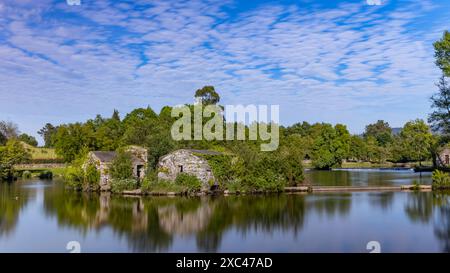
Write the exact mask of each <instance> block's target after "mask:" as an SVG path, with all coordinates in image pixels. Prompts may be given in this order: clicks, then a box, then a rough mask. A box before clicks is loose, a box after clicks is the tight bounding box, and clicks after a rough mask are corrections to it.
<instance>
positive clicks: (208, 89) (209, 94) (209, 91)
mask: <svg viewBox="0 0 450 273" xmlns="http://www.w3.org/2000/svg"><path fill="white" fill-rule="evenodd" d="M195 98H197V99H201V100H202V102H203V104H205V105H210V104H217V103H219V101H220V95H219V93H217V92H216V90H215V88H214V86H209V85H207V86H204V87H203V88H201V89H198V90H197V91H195Z"/></svg>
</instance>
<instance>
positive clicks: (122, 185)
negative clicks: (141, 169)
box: [111, 178, 138, 193]
mask: <svg viewBox="0 0 450 273" xmlns="http://www.w3.org/2000/svg"><path fill="white" fill-rule="evenodd" d="M137 188H138V181H137V180H136V179H133V178H127V179H112V180H111V191H112V192H114V193H121V192H123V191H130V190H135V189H137Z"/></svg>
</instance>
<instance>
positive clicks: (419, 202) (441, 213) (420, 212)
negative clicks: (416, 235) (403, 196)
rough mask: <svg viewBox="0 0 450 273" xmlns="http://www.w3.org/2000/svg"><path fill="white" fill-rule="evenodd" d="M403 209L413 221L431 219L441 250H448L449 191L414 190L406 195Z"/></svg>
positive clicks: (449, 247)
mask: <svg viewBox="0 0 450 273" xmlns="http://www.w3.org/2000/svg"><path fill="white" fill-rule="evenodd" d="M405 211H406V213H407V215H408V217H409V219H410V220H412V221H413V222H420V223H428V222H430V221H433V226H434V234H435V236H436V238H437V239H439V242H440V243H441V245H442V251H444V252H450V193H449V192H416V193H411V194H410V195H409V196H408V199H407V203H406V207H405Z"/></svg>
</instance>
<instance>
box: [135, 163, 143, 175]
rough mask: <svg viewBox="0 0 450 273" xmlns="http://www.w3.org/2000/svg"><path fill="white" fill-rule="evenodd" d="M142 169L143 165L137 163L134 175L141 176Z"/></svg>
mask: <svg viewBox="0 0 450 273" xmlns="http://www.w3.org/2000/svg"><path fill="white" fill-rule="evenodd" d="M143 169H144V166H143V165H137V167H136V175H137V177H138V178H141V175H142V170H143Z"/></svg>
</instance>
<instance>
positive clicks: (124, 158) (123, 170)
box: [109, 150, 133, 180]
mask: <svg viewBox="0 0 450 273" xmlns="http://www.w3.org/2000/svg"><path fill="white" fill-rule="evenodd" d="M132 166H133V160H132V156H131V154H130V153H129V152H126V151H123V150H119V151H117V155H116V157H115V158H114V160H113V161H112V162H111V166H110V168H109V172H110V174H111V178H112V179H116V180H125V179H130V178H132V177H133V167H132Z"/></svg>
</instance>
